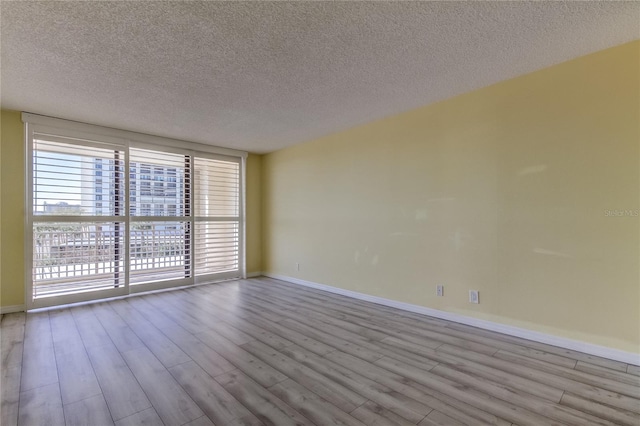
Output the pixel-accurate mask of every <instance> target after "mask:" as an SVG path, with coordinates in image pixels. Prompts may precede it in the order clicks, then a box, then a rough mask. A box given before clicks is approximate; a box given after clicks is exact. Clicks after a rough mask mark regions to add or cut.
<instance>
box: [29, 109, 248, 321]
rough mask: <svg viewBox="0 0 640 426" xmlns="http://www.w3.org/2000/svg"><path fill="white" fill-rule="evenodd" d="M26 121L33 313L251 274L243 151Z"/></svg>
mask: <svg viewBox="0 0 640 426" xmlns="http://www.w3.org/2000/svg"><path fill="white" fill-rule="evenodd" d="M23 117H27V118H28V119H33V120H34V121H35V123H34V122H33V121H29V120H28V119H27V120H25V121H26V123H27V132H26V133H27V137H28V139H29V145H28V146H29V149H30V155H29V158H30V161H29V163H28V166H29V167H28V179H29V181H30V182H31V183H32V187H33V191H32V194H31V196H30V199H29V200H28V211H29V212H30V213H29V215H28V222H29V224H30V228H29V229H31V232H32V237H33V238H32V240H33V242H32V244H31V250H30V253H29V257H30V259H29V262H30V263H31V265H32V273H31V276H30V279H29V283H28V288H29V290H30V293H31V295H32V297H31V299H30V300H28V303H27V307H28V308H29V309H31V308H37V307H44V306H51V305H55V304H59V303H70V302H74V301H81V300H89V299H93V298H99V297H109V296H113V295H121V294H128V293H131V292H135V291H143V290H147V289H155V288H163V287H168V286H174V285H186V284H193V283H198V282H206V281H210V280H215V279H222V278H233V277H239V276H241V275H242V274H243V265H244V261H243V250H242V247H243V228H244V227H243V220H244V219H243V216H242V185H241V179H242V165H243V156H242V155H243V154H242V153H239V154H238V155H221V154H218V153H215V152H207V151H209V150H210V151H215V150H216V149H213V148H211V147H206V146H202V148H203V150H202V152H198V151H196V150H194V148H197V147H200V146H199V145H196V144H188V143H185V148H184V149H183V148H180V147H175V146H172V147H171V148H163V147H161V145H158V146H157V148H154V145H153V144H152V143H151V141H152V140H156V139H157V140H158V141H159V143H161V142H162V140H161V139H159V138H152V137H146V136H145V138H146V139H145V142H144V145H143V144H141V146H135V145H136V143H134V142H131V140H132V139H135V138H134V137H133V136H136V137H139V136H140V135H130V134H129V133H128V132H122V131H117V130H113V129H103V128H98V127H95V126H89V125H82V124H77V123H74V124H70V123H68V122H65V121H63V120H57V119H51V118H45V117H40V116H35V115H32V114H26V113H25V114H23ZM23 120H24V118H23ZM52 122H54V123H55V126H53V127H48V126H47V124H49V123H52ZM94 131H95V133H94ZM174 143H175V141H172V145H174ZM225 154H228V151H225ZM127 166H128V168H126V167H127ZM107 170H108V171H107ZM103 171H107V172H103ZM103 189H104V190H103Z"/></svg>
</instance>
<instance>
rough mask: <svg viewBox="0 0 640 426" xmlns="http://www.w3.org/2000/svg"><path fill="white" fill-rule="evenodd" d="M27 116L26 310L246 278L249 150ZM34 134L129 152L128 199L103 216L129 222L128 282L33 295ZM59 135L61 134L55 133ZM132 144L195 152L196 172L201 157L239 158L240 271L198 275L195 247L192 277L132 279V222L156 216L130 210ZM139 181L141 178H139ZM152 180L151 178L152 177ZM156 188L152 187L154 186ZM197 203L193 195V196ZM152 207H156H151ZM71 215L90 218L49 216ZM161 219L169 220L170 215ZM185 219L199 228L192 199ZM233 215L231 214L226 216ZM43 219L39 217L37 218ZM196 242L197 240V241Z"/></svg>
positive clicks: (125, 254)
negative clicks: (119, 211) (134, 281)
mask: <svg viewBox="0 0 640 426" xmlns="http://www.w3.org/2000/svg"><path fill="white" fill-rule="evenodd" d="M22 121H23V122H24V126H25V148H26V155H25V161H26V179H25V195H26V196H25V200H24V202H25V211H26V214H25V231H26V232H25V238H26V241H25V260H26V261H25V279H26V285H25V303H26V308H27V310H30V309H37V308H44V307H49V306H56V305H64V304H69V303H76V302H83V301H89V300H99V299H104V298H110V297H119V296H126V295H129V294H134V293H138V292H144V291H150V290H159V289H164V288H170V287H180V286H189V285H196V284H205V283H211V282H216V281H222V280H227V279H234V278H246V261H245V256H246V249H245V246H246V235H245V229H246V215H245V212H246V209H245V197H246V194H245V190H246V188H245V178H246V169H245V168H246V158H247V153H246V152H244V151H238V150H233V149H228V148H221V147H215V146H211V145H204V144H198V143H194V142H187V141H181V140H177V139H169V138H163V137H159V136H151V135H146V134H141V133H135V132H129V131H125V130H119V129H113V128H107V127H101V126H96V125H92V124H85V123H78V122H73V121H68V120H63V119H58V118H52V117H45V116H41V115H37V114H31V113H26V112H25V113H22ZM34 134H43V135H47V139H48V140H52V141H56V139H57V141H59V142H62V143H65V144H69V143H72V144H77V145H79V146H86V147H99V148H105V147H107V148H110V147H118V149H120V150H122V151H123V152H124V165H123V171H122V172H123V173H122V176H123V179H124V185H123V187H122V188H121V192H120V193H121V198H122V199H123V201H124V205H123V210H122V215H121V216H120V215H116V216H99V219H100V221H105V222H108V221H117V222H121V223H124V227H125V229H124V238H123V243H122V245H123V250H122V251H123V252H122V253H121V254H120V259H121V262H123V263H124V285H122V284H121V285H120V286H119V287H116V288H114V289H108V290H96V291H88V292H80V293H73V294H64V295H59V296H51V297H43V298H34V295H33V285H34V283H33V275H32V268H33V224H34V214H33V189H34V181H33V142H34ZM56 136H58V138H56ZM130 148H140V149H149V150H154V151H160V152H167V153H173V154H179V155H185V156H190V158H191V163H192V164H191V167H192V173H195V172H194V171H193V170H194V169H193V166H194V162H195V161H194V160H195V158H196V157H203V158H211V159H216V160H223V161H232V162H237V163H238V165H239V176H238V179H239V194H238V202H239V206H238V207H239V210H238V217H237V218H236V220H237V222H238V233H239V235H238V246H239V247H238V271H233V272H229V273H220V274H213V275H203V276H196V274H195V269H194V268H195V257H197V253H195V250H193V249H192V252H191V253H190V256H191V257H192V259H191V262H190V268H191V274H190V276H189V277H188V278H183V279H176V280H167V281H156V282H150V283H140V284H135V285H131V284H130V276H129V274H130V255H129V245H130V242H129V239H130V231H131V223H133V222H140V221H149V222H151V221H154V219H155V218H156V217H155V216H131V215H130V201H129V200H130V196H131V192H130V181H131V177H130V167H129V165H130V162H129V150H130ZM151 172H152V173H151V177H152V179H151V181H153V168H152V169H151ZM138 180H139V181H140V179H138ZM151 181H150V182H151ZM152 191H153V189H152ZM191 191H192V193H195V191H197V183H196V182H195V179H193V177H192V181H191ZM191 203H192V204H193V197H191ZM152 208H153V207H152ZM88 218H89V219H90V220H95V216H88ZM49 219H51V221H53V219H56V220H59V221H71V220H75V219H79V220H80V221H83V220H84V221H88V219H87V217H85V218H81V217H79V216H48V219H47V220H49ZM158 219H160V220H161V221H166V219H167V217H166V216H161V217H159V218H158ZM183 219H184V221H188V222H189V223H190V225H189V226H190V229H191V232H192V233H193V232H195V228H196V227H195V223H196V221H197V220H198V219H197V217H196V216H195V212H194V209H193V205H191V206H190V212H189V216H184V218H183ZM225 220H228V218H225ZM36 222H38V221H36ZM191 241H195V236H193V234H192V237H191ZM192 244H193V243H192Z"/></svg>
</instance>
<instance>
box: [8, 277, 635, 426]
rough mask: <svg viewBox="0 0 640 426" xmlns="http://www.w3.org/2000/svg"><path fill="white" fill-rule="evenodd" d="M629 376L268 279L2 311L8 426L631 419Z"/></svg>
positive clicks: (631, 370) (626, 369) (538, 347)
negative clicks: (71, 305)
mask: <svg viewBox="0 0 640 426" xmlns="http://www.w3.org/2000/svg"><path fill="white" fill-rule="evenodd" d="M639 375H640V369H639V368H638V367H634V366H629V365H627V364H623V363H621V362H616V361H610V360H606V359H602V358H597V357H593V356H590V355H585V354H582V353H578V352H572V351H568V350H564V349H560V348H556V347H552V346H547V345H543V344H539V343H534V342H529V341H525V340H521V339H517V338H513V337H508V336H504V335H500V334H497V333H492V332H487V331H482V330H478V329H474V328H472V327H468V326H464V325H460V324H455V323H451V322H447V321H442V320H438V319H434V318H430V317H424V316H421V315H417V314H412V313H408V312H404V311H399V310H395V309H392V308H387V307H384V306H380V305H375V304H370V303H366V302H361V301H358V300H353V299H349V298H346V297H342V296H338V295H334V294H330V293H325V292H322V291H317V290H312V289H307V288H304V287H298V286H294V285H290V284H286V283H284V282H280V281H275V280H270V279H266V278H265V279H263V278H259V279H251V280H244V281H233V282H226V283H222V284H217V285H207V286H200V287H194V288H190V289H186V290H177V291H172V292H164V293H156V294H152V295H145V296H140V297H131V298H128V299H124V300H118V301H112V302H107V303H96V304H92V305H84V306H80V307H74V308H71V309H59V310H50V311H47V312H40V313H30V314H27V315H25V314H9V315H5V316H3V318H2V381H1V382H0V383H1V386H2V418H1V424H2V425H3V426H10V425H15V424H18V425H25V426H39V425H51V426H56V425H65V424H66V425H90V426H100V425H112V424H114V423H115V424H116V425H118V426H125V425H140V424H145V425H162V424H164V425H185V424H187V425H192V426H195V425H198V426H204V425H212V424H215V425H219V426H220V425H261V424H265V425H278V426H281V425H290V424H291V425H293V424H295V425H311V424H316V425H339V424H344V425H368V426H372V425H415V424H419V425H421V426H424V425H454V426H455V425H460V424H467V425H482V424H498V425H510V424H517V425H536V426H538V425H547V424H553V425H560V424H572V425H590V424H597V425H613V424H618V425H633V426H637V425H639V424H640V414H639V413H640V399H639V398H640V376H639Z"/></svg>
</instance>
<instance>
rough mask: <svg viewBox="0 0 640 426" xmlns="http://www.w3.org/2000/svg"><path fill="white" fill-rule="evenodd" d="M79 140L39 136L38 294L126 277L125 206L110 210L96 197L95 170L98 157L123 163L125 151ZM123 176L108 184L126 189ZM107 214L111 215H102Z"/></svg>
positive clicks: (35, 169) (34, 206)
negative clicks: (82, 144) (88, 145)
mask: <svg viewBox="0 0 640 426" xmlns="http://www.w3.org/2000/svg"><path fill="white" fill-rule="evenodd" d="M73 142H74V141H71V140H69V141H66V140H64V139H63V138H56V139H55V141H53V140H51V139H50V138H47V137H46V135H41V134H38V133H35V134H34V135H33V151H32V152H33V155H32V161H31V172H32V176H33V199H32V203H31V208H30V211H31V213H32V221H31V222H32V225H31V228H32V233H33V243H32V259H31V264H32V274H31V279H32V283H33V292H32V293H33V297H34V298H45V297H51V296H55V295H58V294H61V293H68V292H74V291H87V290H94V291H95V290H101V289H105V288H113V287H114V286H116V285H119V284H120V282H121V279H122V277H123V272H124V263H123V259H122V248H123V243H124V238H123V234H122V231H123V230H124V226H123V225H124V224H123V222H122V221H121V220H119V219H118V216H120V215H121V214H122V206H121V205H115V204H114V205H113V206H111V207H110V208H109V209H104V207H103V205H102V203H101V202H95V200H94V199H93V197H92V188H93V186H94V184H95V182H92V180H93V176H94V174H93V173H91V171H92V169H94V168H95V166H96V165H98V163H97V162H96V160H97V159H102V160H106V161H113V162H115V163H116V164H118V165H119V166H122V163H123V161H122V158H124V155H123V154H124V153H123V151H121V150H120V149H118V148H115V149H100V148H91V149H88V148H86V147H79V146H77V145H76V144H75V143H73ZM95 180H96V181H97V179H95ZM122 180H123V177H122V174H121V173H120V174H117V175H115V176H114V179H108V181H107V184H109V185H110V186H114V187H115V188H122ZM97 199H98V196H96V200H97ZM94 203H95V205H94ZM106 210H109V211H106ZM103 215H104V216H110V217H111V219H105V218H104V217H99V216H103Z"/></svg>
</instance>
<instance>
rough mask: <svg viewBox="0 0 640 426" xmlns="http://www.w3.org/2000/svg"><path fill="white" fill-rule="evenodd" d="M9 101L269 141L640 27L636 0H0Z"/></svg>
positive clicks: (170, 129) (155, 128)
mask: <svg viewBox="0 0 640 426" xmlns="http://www.w3.org/2000/svg"><path fill="white" fill-rule="evenodd" d="M0 13H1V24H2V27H1V36H2V39H1V60H2V62H1V66H2V69H1V89H2V92H1V101H2V107H3V108H10V109H18V110H24V111H29V112H34V113H40V114H45V115H51V116H57V117H62V118H67V119H72V120H77V121H83V122H88V123H93V124H100V125H104V126H110V127H116V128H120V129H126V130H133V131H138V132H143V133H149V134H154V135H160V136H167V137H173V138H178V139H184V140H190V141H194V142H201V143H207V144H212V145H218V146H224V147H230V148H237V149H242V150H247V151H251V152H269V151H273V150H276V149H279V148H283V147H285V146H289V145H292V144H295V143H298V142H303V141H306V140H309V139H313V138H316V137H319V136H323V135H326V134H329V133H332V132H336V131H340V130H344V129H347V128H350V127H353V126H355V125H358V124H361V123H365V122H368V121H372V120H375V119H377V118H381V117H384V116H388V115H391V114H395V113H399V112H402V111H405V110H408V109H411V108H415V107H418V106H422V105H426V104H429V103H432V102H435V101H438V100H441V99H445V98H449V97H452V96H454V95H457V94H460V93H463V92H467V91H470V90H473V89H477V88H480V87H483V86H486V85H489V84H492V83H495V82H498V81H500V80H504V79H507V78H511V77H514V76H517V75H520V74H524V73H527V72H531V71H534V70H536V69H540V68H543V67H546V66H549V65H553V64H556V63H559V62H562V61H565V60H568V59H572V58H575V57H577V56H581V55H584V54H587V53H591V52H595V51H597V50H601V49H605V48H607V47H611V46H615V45H618V44H622V43H624V42H627V41H631V40H634V39H638V38H640V24H639V23H640V3H639V2H497V1H496V2H128V1H119V2H71V1H63V2H58V1H55V2H2V3H1V9H0Z"/></svg>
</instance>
